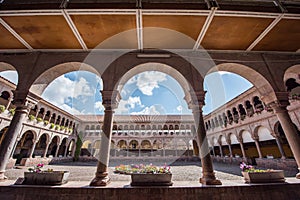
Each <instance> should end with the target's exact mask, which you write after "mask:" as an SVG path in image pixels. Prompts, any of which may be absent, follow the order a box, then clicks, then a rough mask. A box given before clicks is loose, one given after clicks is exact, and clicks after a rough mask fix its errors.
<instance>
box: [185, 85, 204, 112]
mask: <svg viewBox="0 0 300 200" xmlns="http://www.w3.org/2000/svg"><path fill="white" fill-rule="evenodd" d="M205 94H206V91H203V90H201V91H190V95H189V96H185V100H186V101H187V103H188V107H189V108H190V109H192V110H194V109H195V108H199V110H202V107H203V106H204V105H205Z"/></svg>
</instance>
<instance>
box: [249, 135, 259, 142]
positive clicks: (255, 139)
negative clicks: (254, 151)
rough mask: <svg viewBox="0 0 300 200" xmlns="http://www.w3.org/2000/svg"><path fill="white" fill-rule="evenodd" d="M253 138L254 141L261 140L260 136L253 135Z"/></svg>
mask: <svg viewBox="0 0 300 200" xmlns="http://www.w3.org/2000/svg"><path fill="white" fill-rule="evenodd" d="M251 137H252V139H253V140H254V141H258V140H259V137H258V135H252V136H251Z"/></svg>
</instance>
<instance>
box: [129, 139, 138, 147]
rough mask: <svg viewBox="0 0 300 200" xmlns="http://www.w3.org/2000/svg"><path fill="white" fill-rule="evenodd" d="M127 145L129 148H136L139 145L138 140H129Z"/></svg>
mask: <svg viewBox="0 0 300 200" xmlns="http://www.w3.org/2000/svg"><path fill="white" fill-rule="evenodd" d="M128 147H129V148H130V149H138V147H139V142H138V141H137V140H131V141H130V142H129V145H128Z"/></svg>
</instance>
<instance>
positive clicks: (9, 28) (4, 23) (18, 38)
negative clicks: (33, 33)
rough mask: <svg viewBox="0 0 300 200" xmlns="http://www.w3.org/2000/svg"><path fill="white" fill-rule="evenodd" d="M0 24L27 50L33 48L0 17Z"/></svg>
mask: <svg viewBox="0 0 300 200" xmlns="http://www.w3.org/2000/svg"><path fill="white" fill-rule="evenodd" d="M0 24H2V26H4V27H5V28H6V29H7V30H8V31H9V32H10V33H11V34H12V35H13V36H14V37H15V38H17V40H19V41H20V42H21V43H22V44H23V45H24V46H25V47H27V48H28V49H29V50H33V48H32V47H31V46H30V44H28V43H27V42H26V41H25V40H24V39H23V38H22V37H21V36H20V35H19V34H18V33H17V32H16V31H15V30H14V29H13V28H12V27H11V26H9V25H8V24H7V23H6V22H5V21H4V20H3V19H2V18H0Z"/></svg>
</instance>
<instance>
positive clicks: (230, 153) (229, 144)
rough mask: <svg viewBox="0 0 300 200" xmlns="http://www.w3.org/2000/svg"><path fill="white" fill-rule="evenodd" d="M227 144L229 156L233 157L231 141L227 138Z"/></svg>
mask: <svg viewBox="0 0 300 200" xmlns="http://www.w3.org/2000/svg"><path fill="white" fill-rule="evenodd" d="M226 142H227V144H228V149H229V155H230V157H233V155H232V149H231V140H230V139H229V138H227V139H226Z"/></svg>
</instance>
